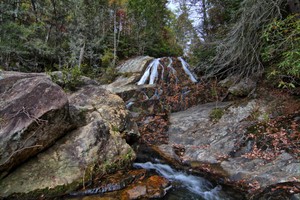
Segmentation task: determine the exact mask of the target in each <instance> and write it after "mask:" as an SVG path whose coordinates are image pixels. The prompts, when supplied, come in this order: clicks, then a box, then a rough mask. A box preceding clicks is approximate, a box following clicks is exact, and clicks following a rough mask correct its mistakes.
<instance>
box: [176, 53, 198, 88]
mask: <svg viewBox="0 0 300 200" xmlns="http://www.w3.org/2000/svg"><path fill="white" fill-rule="evenodd" d="M178 59H179V60H180V62H181V65H182V68H183V70H184V71H185V73H186V74H187V75H189V77H190V79H191V81H193V82H194V83H197V82H198V81H197V79H196V78H195V77H194V75H193V74H192V72H191V71H190V70H189V68H188V67H189V64H188V63H187V62H185V60H183V59H182V58H181V57H179V58H178Z"/></svg>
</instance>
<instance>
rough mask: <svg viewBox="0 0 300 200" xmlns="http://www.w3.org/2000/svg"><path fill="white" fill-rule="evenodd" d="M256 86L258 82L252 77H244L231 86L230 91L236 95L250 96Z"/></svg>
mask: <svg viewBox="0 0 300 200" xmlns="http://www.w3.org/2000/svg"><path fill="white" fill-rule="evenodd" d="M255 88H256V82H254V81H253V80H252V79H250V78H244V79H242V80H241V81H240V82H239V83H237V84H235V85H233V86H231V87H230V88H229V89H228V91H229V92H230V93H231V94H233V95H235V96H240V97H243V96H248V95H249V94H250V93H251V92H252V91H253V90H254V89H255Z"/></svg>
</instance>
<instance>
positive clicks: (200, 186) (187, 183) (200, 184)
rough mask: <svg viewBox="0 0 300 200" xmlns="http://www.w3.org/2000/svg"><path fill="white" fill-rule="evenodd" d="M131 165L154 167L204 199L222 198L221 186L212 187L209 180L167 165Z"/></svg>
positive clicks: (217, 199)
mask: <svg viewBox="0 0 300 200" xmlns="http://www.w3.org/2000/svg"><path fill="white" fill-rule="evenodd" d="M133 166H134V167H137V168H143V169H147V170H150V169H154V170H156V171H157V172H158V173H159V174H161V175H162V176H163V177H165V178H167V179H168V180H170V181H173V182H179V183H181V184H182V185H183V186H184V187H186V188H187V189H188V190H189V191H190V192H192V193H194V194H197V195H199V196H201V197H202V198H204V199H206V200H220V199H223V198H221V197H220V195H219V192H220V191H221V189H222V188H221V186H216V187H214V186H213V185H212V184H211V183H210V182H209V181H207V180H205V179H204V178H201V177H197V176H193V175H189V174H185V173H183V172H178V171H176V170H174V169H172V168H171V167H170V166H169V165H164V164H153V163H151V162H146V163H135V164H134V165H133Z"/></svg>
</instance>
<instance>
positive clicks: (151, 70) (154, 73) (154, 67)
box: [137, 57, 198, 85]
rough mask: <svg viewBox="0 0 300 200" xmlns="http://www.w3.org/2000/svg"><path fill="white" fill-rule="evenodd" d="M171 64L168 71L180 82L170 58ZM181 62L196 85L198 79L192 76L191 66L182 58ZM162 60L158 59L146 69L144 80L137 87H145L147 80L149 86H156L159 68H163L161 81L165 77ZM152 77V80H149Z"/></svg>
mask: <svg viewBox="0 0 300 200" xmlns="http://www.w3.org/2000/svg"><path fill="white" fill-rule="evenodd" d="M168 59H169V63H168V66H167V69H169V70H170V72H171V73H172V74H173V75H174V76H175V77H176V82H178V77H177V76H176V73H177V72H176V70H175V69H174V68H173V67H172V65H173V60H172V59H171V58H170V57H169V58H168ZM178 59H179V60H180V62H181V65H182V68H183V70H184V72H185V73H186V74H187V75H188V76H189V78H190V80H191V81H192V82H194V83H197V82H198V81H197V79H196V78H195V76H194V75H193V74H192V72H191V71H190V70H189V68H188V67H189V65H188V63H187V62H185V61H184V60H183V59H182V58H181V57H179V58H178ZM160 60H161V58H156V59H154V60H153V61H152V62H150V64H149V65H148V67H147V68H146V70H145V72H144V74H143V76H142V78H141V79H140V80H139V81H138V82H137V85H143V84H146V82H147V80H148V79H149V84H155V82H156V81H157V79H158V68H159V67H161V69H162V70H161V77H160V78H161V79H163V77H164V71H165V69H164V66H163V65H162V64H161V63H160ZM149 77H150V78H149Z"/></svg>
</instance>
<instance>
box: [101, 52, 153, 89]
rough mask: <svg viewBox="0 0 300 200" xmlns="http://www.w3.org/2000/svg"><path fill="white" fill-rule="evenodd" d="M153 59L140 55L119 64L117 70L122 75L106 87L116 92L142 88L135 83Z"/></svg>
mask: <svg viewBox="0 0 300 200" xmlns="http://www.w3.org/2000/svg"><path fill="white" fill-rule="evenodd" d="M152 59H153V58H152V57H149V56H139V57H135V58H133V59H130V60H128V61H126V62H125V63H123V64H122V65H120V66H118V67H117V70H118V73H119V74H120V76H119V77H118V78H117V79H116V80H115V81H114V82H113V83H111V84H109V85H106V86H104V87H105V89H107V90H109V91H112V92H114V93H120V92H124V91H130V90H135V89H138V88H141V87H139V86H137V85H135V83H136V82H137V81H138V78H139V77H140V76H141V74H142V72H143V71H144V70H145V68H146V64H147V63H148V62H149V61H150V60H152Z"/></svg>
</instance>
